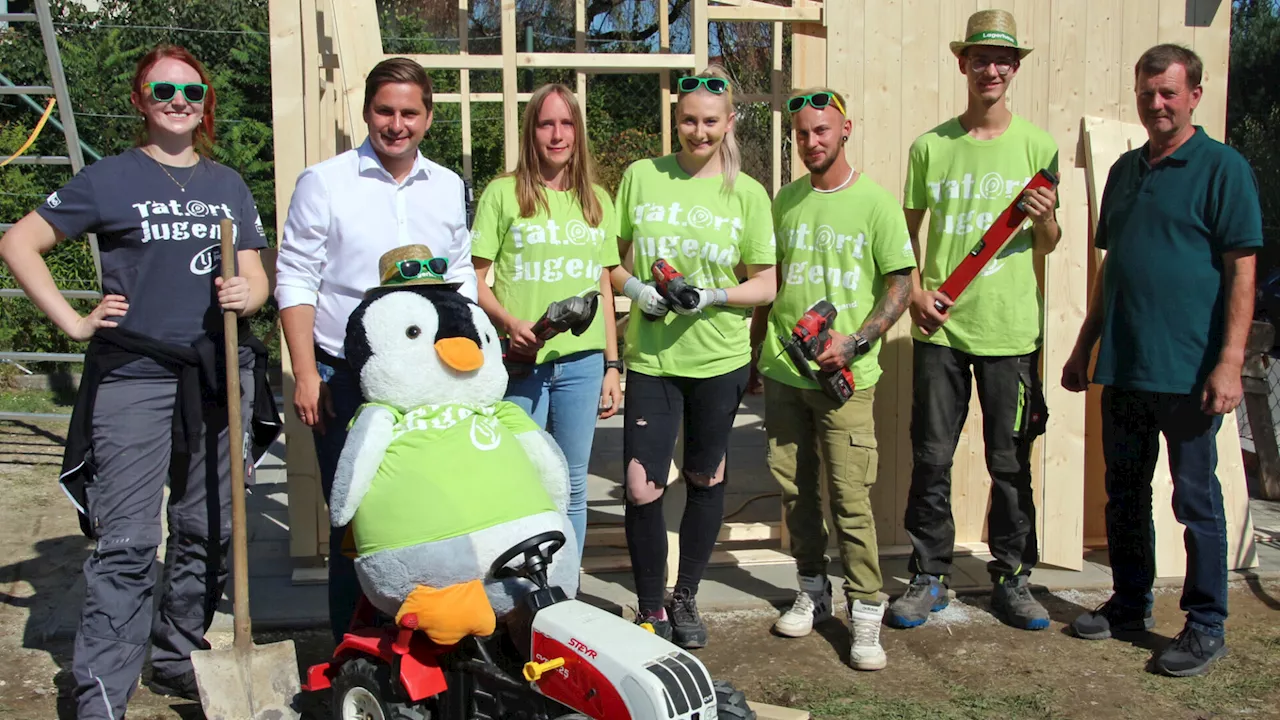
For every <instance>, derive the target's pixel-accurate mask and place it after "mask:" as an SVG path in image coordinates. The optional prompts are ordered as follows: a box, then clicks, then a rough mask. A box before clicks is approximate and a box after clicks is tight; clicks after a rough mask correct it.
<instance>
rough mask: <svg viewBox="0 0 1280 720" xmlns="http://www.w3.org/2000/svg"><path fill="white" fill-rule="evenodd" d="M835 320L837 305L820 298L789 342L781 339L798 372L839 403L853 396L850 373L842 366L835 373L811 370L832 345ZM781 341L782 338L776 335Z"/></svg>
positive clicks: (802, 319) (797, 327) (795, 329)
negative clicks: (831, 330) (812, 362)
mask: <svg viewBox="0 0 1280 720" xmlns="http://www.w3.org/2000/svg"><path fill="white" fill-rule="evenodd" d="M835 321H836V308H835V306H834V305H832V304H831V303H830V302H828V301H826V300H819V301H818V302H816V303H814V304H813V307H811V308H809V309H808V310H806V311H805V313H804V315H801V316H800V319H799V320H798V321H796V326H795V327H794V328H793V329H792V330H791V341H790V342H787V341H785V340H783V345H782V351H783V352H785V353H786V354H787V356H788V357H790V358H791V362H792V363H794V364H795V366H796V369H797V370H799V371H800V374H801V375H803V376H805V377H807V378H809V379H810V380H812V381H814V382H815V383H817V384H818V387H819V388H820V389H821V390H822V392H823V393H825V394H826V396H827V397H829V398H831V399H832V400H835V401H836V402H837V403H840V404H841V405H843V404H844V402H845V401H846V400H848V399H849V398H850V397H852V396H853V387H854V385H853V373H852V372H850V371H849V368H847V367H842V368H840V369H839V370H838V371H836V372H828V371H826V370H822V369H818V370H815V369H813V368H812V367H811V366H810V365H809V362H810V361H816V360H817V359H818V356H819V355H821V354H822V353H823V352H824V351H826V349H827V347H828V346H830V345H831V333H830V332H828V331H829V330H830V328H831V326H832V325H833V324H834V323H835ZM778 339H779V340H782V338H781V337H780V338H778Z"/></svg>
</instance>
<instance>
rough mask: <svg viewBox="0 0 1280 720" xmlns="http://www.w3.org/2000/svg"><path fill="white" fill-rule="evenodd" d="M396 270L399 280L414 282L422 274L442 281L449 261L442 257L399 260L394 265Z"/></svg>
mask: <svg viewBox="0 0 1280 720" xmlns="http://www.w3.org/2000/svg"><path fill="white" fill-rule="evenodd" d="M396 270H398V271H399V272H400V279H401V280H416V279H418V278H419V277H421V276H423V275H424V274H425V275H432V276H435V277H438V278H441V279H443V278H444V274H445V272H447V271H448V270H449V260H448V259H447V258H442V257H433V258H427V259H425V260H401V261H399V262H397V263H396Z"/></svg>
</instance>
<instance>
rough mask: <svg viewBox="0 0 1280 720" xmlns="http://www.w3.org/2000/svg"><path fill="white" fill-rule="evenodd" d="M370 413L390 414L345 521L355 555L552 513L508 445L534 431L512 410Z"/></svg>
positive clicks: (530, 469) (534, 477)
mask: <svg viewBox="0 0 1280 720" xmlns="http://www.w3.org/2000/svg"><path fill="white" fill-rule="evenodd" d="M365 407H369V405H365V406H362V407H361V410H363V409H364V408H365ZM378 407H383V408H386V409H387V410H390V411H391V413H392V414H393V415H394V416H395V418H396V424H395V429H394V430H393V431H392V440H391V444H390V445H389V446H388V447H387V451H386V454H385V455H383V458H382V463H381V464H380V465H379V466H378V470H377V473H376V474H375V475H374V477H373V483H372V484H371V485H370V487H369V491H368V492H367V493H366V494H365V496H364V499H363V500H361V501H360V507H359V508H357V510H356V513H355V516H354V518H353V520H352V523H353V528H352V531H353V534H354V536H355V541H356V549H357V551H358V552H359V553H360V554H361V555H367V554H369V553H373V552H377V551H379V550H389V549H393V548H400V547H407V546H410V545H417V544H419V543H428V542H434V541H436V540H445V539H448V538H453V537H459V536H461V535H467V534H469V533H473V532H475V531H477V530H483V529H485V528H488V527H493V526H495V525H498V524H500V523H504V522H508V521H510V520H516V519H519V518H522V517H528V516H529V515H534V514H537V513H540V512H545V511H548V510H555V506H554V504H553V503H552V502H551V497H550V496H549V495H548V494H547V491H546V490H545V489H544V488H543V487H542V481H541V480H540V479H539V477H538V471H537V468H536V467H535V466H534V464H533V462H532V461H531V460H529V456H528V455H526V454H525V451H524V447H523V446H521V445H520V441H519V440H518V439H517V438H516V434H517V433H524V432H529V431H531V430H537V429H538V426H537V424H536V423H534V422H533V420H532V419H530V417H529V416H528V415H527V414H526V413H525V412H524V411H523V410H521V409H520V406H518V405H516V404H514V403H510V402H507V401H505V400H504V401H500V402H497V403H495V404H493V405H492V406H489V407H480V406H477V405H462V404H448V405H426V406H423V407H420V408H415V409H413V410H410V411H409V412H407V413H404V414H403V415H401V414H400V413H399V412H397V411H396V410H395V409H394V408H390V407H387V406H385V405H379V406H378ZM358 416H359V413H358V412H357V417H358Z"/></svg>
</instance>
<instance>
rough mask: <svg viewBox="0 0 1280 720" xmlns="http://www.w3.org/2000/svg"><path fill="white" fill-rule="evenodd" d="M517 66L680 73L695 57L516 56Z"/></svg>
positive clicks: (562, 54)
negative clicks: (673, 71)
mask: <svg viewBox="0 0 1280 720" xmlns="http://www.w3.org/2000/svg"><path fill="white" fill-rule="evenodd" d="M516 65H517V66H519V67H522V68H527V67H528V68H581V69H582V70H584V71H585V70H594V71H607V70H614V71H620V72H628V73H639V72H652V71H654V70H680V69H686V68H691V67H693V66H694V56H693V55H688V54H681V55H663V54H660V53H588V54H586V55H579V54H577V53H516Z"/></svg>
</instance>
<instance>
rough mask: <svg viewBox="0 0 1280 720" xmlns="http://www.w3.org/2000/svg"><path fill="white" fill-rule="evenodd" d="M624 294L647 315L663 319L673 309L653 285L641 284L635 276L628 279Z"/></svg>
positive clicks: (623, 288) (624, 285)
mask: <svg viewBox="0 0 1280 720" xmlns="http://www.w3.org/2000/svg"><path fill="white" fill-rule="evenodd" d="M622 294H623V295H626V296H627V297H629V298H631V302H632V303H633V304H634V305H635V306H636V307H638V308H640V312H642V313H644V314H645V315H650V316H652V317H662V316H663V315H666V314H667V311H668V310H670V309H671V306H670V305H668V304H667V301H666V299H665V298H663V297H662V293H659V292H658V288H656V287H654V285H653V283H645V282H640V280H639V278H637V277H635V276H634V275H633V276H631V277H629V278H627V282H626V283H625V284H623V286H622Z"/></svg>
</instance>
